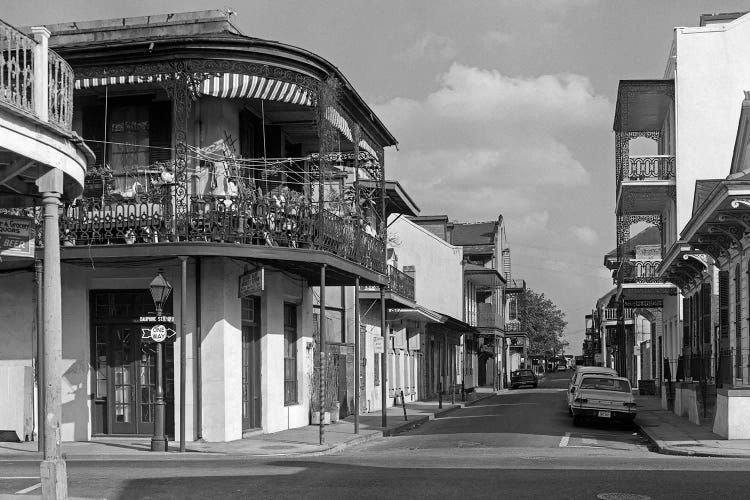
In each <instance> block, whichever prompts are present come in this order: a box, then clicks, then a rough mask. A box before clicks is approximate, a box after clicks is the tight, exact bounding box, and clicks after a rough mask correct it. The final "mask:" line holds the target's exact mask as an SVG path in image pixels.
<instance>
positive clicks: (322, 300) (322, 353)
mask: <svg viewBox="0 0 750 500" xmlns="http://www.w3.org/2000/svg"><path fill="white" fill-rule="evenodd" d="M319 319H320V329H319V330H320V339H319V344H320V347H319V348H318V351H319V355H320V380H319V385H318V389H319V391H320V395H319V397H318V402H319V403H320V423H319V429H320V432H319V437H320V444H324V443H325V442H326V434H325V433H326V431H325V400H326V398H325V389H326V368H327V366H326V365H327V363H326V340H325V339H326V264H323V265H322V266H321V267H320V318H319Z"/></svg>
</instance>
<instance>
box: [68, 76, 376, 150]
mask: <svg viewBox="0 0 750 500" xmlns="http://www.w3.org/2000/svg"><path fill="white" fill-rule="evenodd" d="M195 77H196V78H199V77H203V81H202V82H201V83H200V84H199V85H198V88H197V92H198V94H199V95H206V96H213V97H222V98H247V99H263V100H268V101H279V102H287V103H290V104H297V105H300V106H312V105H313V96H312V95H311V92H310V91H309V90H308V89H305V88H303V87H300V86H299V85H296V84H294V83H290V82H285V81H282V80H275V79H273V78H266V77H263V76H251V75H242V74H239V73H221V74H218V75H216V74H214V75H209V76H207V77H206V76H205V75H195ZM173 78H174V75H172V74H166V73H165V74H159V75H148V76H138V75H127V76H109V77H103V78H78V79H76V81H75V88H76V90H80V89H88V88H94V87H104V86H107V85H137V84H143V83H154V82H163V81H167V80H172V79H173ZM326 118H327V119H328V121H329V122H331V124H332V125H333V126H334V127H336V129H337V130H338V131H339V132H341V133H342V134H343V135H344V136H345V137H346V138H347V139H349V140H350V141H353V140H354V137H353V134H352V129H351V127H350V126H349V123H348V122H347V120H346V118H344V117H343V116H342V115H341V113H339V112H338V110H336V108H333V107H329V108H328V109H327V110H326ZM359 147H360V149H362V150H364V151H367V152H368V153H370V154H371V155H372V156H373V158H378V155H377V152H376V150H375V148H373V147H372V146H371V145H370V144H369V143H368V142H367V141H365V140H364V139H362V140H360V141H359Z"/></svg>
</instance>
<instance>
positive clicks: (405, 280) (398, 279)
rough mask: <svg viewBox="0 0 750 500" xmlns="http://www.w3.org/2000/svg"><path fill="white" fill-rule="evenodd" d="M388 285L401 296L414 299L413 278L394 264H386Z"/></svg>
mask: <svg viewBox="0 0 750 500" xmlns="http://www.w3.org/2000/svg"><path fill="white" fill-rule="evenodd" d="M388 286H389V288H390V289H391V290H392V291H394V292H396V293H397V294H399V295H401V296H402V297H406V298H407V299H411V300H414V278H412V277H411V276H409V275H408V274H406V273H404V272H403V271H399V270H398V269H397V268H396V266H391V265H389V266H388Z"/></svg>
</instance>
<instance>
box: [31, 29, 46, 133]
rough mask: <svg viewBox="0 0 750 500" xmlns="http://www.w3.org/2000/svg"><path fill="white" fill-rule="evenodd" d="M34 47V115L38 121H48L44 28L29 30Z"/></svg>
mask: <svg viewBox="0 0 750 500" xmlns="http://www.w3.org/2000/svg"><path fill="white" fill-rule="evenodd" d="M31 33H32V34H33V35H34V40H35V41H36V45H35V46H34V87H33V88H34V92H33V95H34V113H36V115H37V117H39V119H40V120H42V121H44V122H47V121H49V90H48V89H49V52H48V50H49V36H50V31H49V30H48V29H47V28H45V27H44V26H34V27H33V28H31Z"/></svg>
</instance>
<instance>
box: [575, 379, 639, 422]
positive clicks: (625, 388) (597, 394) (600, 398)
mask: <svg viewBox="0 0 750 500" xmlns="http://www.w3.org/2000/svg"><path fill="white" fill-rule="evenodd" d="M571 411H572V413H573V425H580V423H581V421H582V420H583V419H598V420H606V421H610V422H612V421H618V422H632V421H633V420H634V419H635V415H636V412H637V408H636V403H635V398H634V397H633V392H632V390H631V388H630V381H629V380H628V379H626V378H624V377H611V376H606V375H590V374H587V375H584V376H583V377H582V379H581V381H580V383H579V384H578V387H577V390H576V395H575V399H574V400H573V406H572V408H571Z"/></svg>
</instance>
